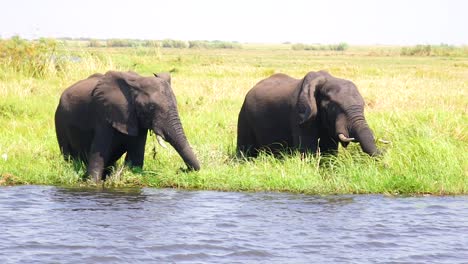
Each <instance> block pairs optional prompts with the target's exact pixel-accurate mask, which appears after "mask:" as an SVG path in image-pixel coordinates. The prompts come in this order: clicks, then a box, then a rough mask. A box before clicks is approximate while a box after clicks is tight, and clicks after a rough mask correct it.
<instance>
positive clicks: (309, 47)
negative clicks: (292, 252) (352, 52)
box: [291, 42, 349, 51]
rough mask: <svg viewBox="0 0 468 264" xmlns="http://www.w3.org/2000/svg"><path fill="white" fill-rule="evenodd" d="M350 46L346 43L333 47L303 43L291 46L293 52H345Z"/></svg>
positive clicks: (333, 45)
mask: <svg viewBox="0 0 468 264" xmlns="http://www.w3.org/2000/svg"><path fill="white" fill-rule="evenodd" d="M348 47H349V45H348V44H347V43H345V42H341V43H339V44H332V45H306V44H302V43H296V44H293V45H292V46H291V48H292V49H293V50H335V51H345V50H347V49H348Z"/></svg>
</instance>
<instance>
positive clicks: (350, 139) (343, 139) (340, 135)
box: [338, 134, 355, 143]
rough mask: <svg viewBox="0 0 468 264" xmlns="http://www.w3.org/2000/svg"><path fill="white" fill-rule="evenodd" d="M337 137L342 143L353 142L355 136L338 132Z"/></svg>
mask: <svg viewBox="0 0 468 264" xmlns="http://www.w3.org/2000/svg"><path fill="white" fill-rule="evenodd" d="M338 138H339V139H340V141H341V142H344V143H349V142H353V141H354V140H355V138H349V137H346V136H345V135H343V134H338Z"/></svg>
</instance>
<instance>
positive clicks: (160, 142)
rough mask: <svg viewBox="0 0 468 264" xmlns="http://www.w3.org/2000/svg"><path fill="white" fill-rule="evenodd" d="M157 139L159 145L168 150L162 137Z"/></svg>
mask: <svg viewBox="0 0 468 264" xmlns="http://www.w3.org/2000/svg"><path fill="white" fill-rule="evenodd" d="M156 139H157V140H158V143H159V145H161V147H163V148H165V149H167V146H166V143H164V139H163V138H162V137H161V136H159V135H157V136H156Z"/></svg>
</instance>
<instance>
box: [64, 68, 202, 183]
mask: <svg viewBox="0 0 468 264" xmlns="http://www.w3.org/2000/svg"><path fill="white" fill-rule="evenodd" d="M55 129H56V134H57V139H58V144H59V147H60V151H61V153H62V155H63V157H64V158H65V159H66V160H69V159H74V160H80V161H83V162H84V163H85V164H86V166H87V175H88V176H90V177H92V178H94V180H95V181H96V182H99V181H100V180H103V179H105V177H106V175H107V174H108V173H109V172H110V170H109V168H110V167H111V166H113V165H114V164H115V162H116V161H117V160H118V159H119V158H120V157H121V156H122V155H123V154H124V153H126V156H125V163H126V164H129V165H131V166H135V167H143V159H144V154H145V144H146V138H147V134H148V130H150V131H152V132H154V133H155V135H157V137H158V139H160V138H162V139H163V140H165V141H167V142H169V144H170V145H172V146H173V147H174V149H175V150H176V151H177V152H178V154H179V155H180V156H181V157H182V159H183V160H184V162H185V164H186V165H187V167H188V168H189V169H192V170H199V169H200V164H199V161H198V160H197V157H196V156H195V154H194V152H193V150H192V148H191V146H190V144H189V142H188V140H187V138H186V136H185V133H184V129H183V127H182V123H181V121H180V118H179V113H178V110H177V102H176V98H175V95H174V93H173V91H172V88H171V76H170V74H168V73H160V74H154V76H150V77H143V76H140V75H139V74H137V73H135V72H119V71H108V72H106V73H105V74H100V73H97V74H93V75H91V76H89V77H88V78H87V79H84V80H80V81H78V82H77V83H75V84H73V85H71V86H70V87H68V88H67V89H66V90H65V91H64V92H63V93H62V95H61V97H60V102H59V105H58V107H57V110H56V112H55Z"/></svg>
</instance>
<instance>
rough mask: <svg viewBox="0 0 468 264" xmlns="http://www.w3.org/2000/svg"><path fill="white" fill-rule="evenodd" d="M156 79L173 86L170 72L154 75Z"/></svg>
mask: <svg viewBox="0 0 468 264" xmlns="http://www.w3.org/2000/svg"><path fill="white" fill-rule="evenodd" d="M153 74H154V76H155V77H157V78H161V79H163V80H165V81H166V82H167V83H169V85H171V74H170V73H168V72H160V73H153Z"/></svg>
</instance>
